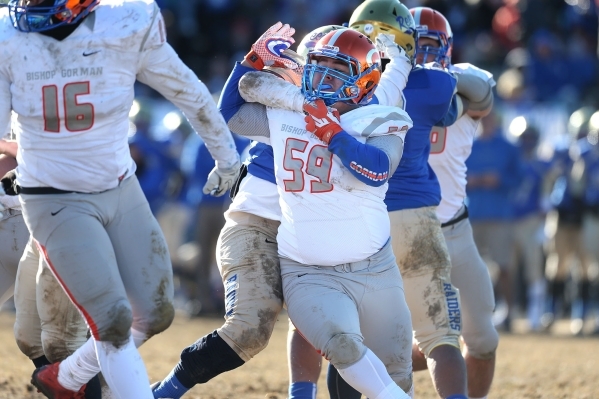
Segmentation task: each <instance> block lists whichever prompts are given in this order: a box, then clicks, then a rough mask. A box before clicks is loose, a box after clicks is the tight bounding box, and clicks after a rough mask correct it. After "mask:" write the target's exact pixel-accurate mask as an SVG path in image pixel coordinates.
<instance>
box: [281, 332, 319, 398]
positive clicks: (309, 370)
mask: <svg viewBox="0 0 599 399" xmlns="http://www.w3.org/2000/svg"><path fill="white" fill-rule="evenodd" d="M287 366H288V368H289V399H316V391H317V389H316V388H317V383H318V377H320V371H321V367H322V356H321V355H320V354H319V353H318V352H317V351H316V349H314V347H313V346H312V345H311V344H310V343H309V342H308V341H306V339H305V338H304V337H302V335H301V334H300V333H299V332H298V331H297V328H295V326H294V325H293V323H292V322H291V320H289V331H288V332H287Z"/></svg>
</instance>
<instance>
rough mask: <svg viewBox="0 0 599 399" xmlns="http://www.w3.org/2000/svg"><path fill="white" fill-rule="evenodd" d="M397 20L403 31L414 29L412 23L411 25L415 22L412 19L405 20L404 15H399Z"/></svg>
mask: <svg viewBox="0 0 599 399" xmlns="http://www.w3.org/2000/svg"><path fill="white" fill-rule="evenodd" d="M410 16H411V15H410ZM395 20H396V21H397V23H398V24H399V26H400V27H401V28H402V29H405V30H408V29H413V27H412V23H411V22H412V21H413V19H412V18H405V17H403V16H402V15H399V16H398V17H397V18H395Z"/></svg>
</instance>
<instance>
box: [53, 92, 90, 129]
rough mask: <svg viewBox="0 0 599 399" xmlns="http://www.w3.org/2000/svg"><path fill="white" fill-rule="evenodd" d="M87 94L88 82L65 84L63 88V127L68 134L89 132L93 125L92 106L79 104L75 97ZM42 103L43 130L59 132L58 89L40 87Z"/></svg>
mask: <svg viewBox="0 0 599 399" xmlns="http://www.w3.org/2000/svg"><path fill="white" fill-rule="evenodd" d="M85 94H89V82H74V83H67V84H66V85H65V86H64V87H63V99H64V101H63V102H64V109H63V111H62V114H63V115H64V121H65V123H64V125H65V127H66V128H67V130H68V131H69V132H81V131H83V130H89V129H91V128H92V126H93V125H94V106H93V105H92V104H91V103H79V102H78V99H77V97H78V96H80V95H85ZM42 99H43V102H44V130H45V131H47V132H53V133H58V132H60V114H61V112H60V110H59V108H60V104H59V103H58V87H57V86H56V85H49V86H44V87H42Z"/></svg>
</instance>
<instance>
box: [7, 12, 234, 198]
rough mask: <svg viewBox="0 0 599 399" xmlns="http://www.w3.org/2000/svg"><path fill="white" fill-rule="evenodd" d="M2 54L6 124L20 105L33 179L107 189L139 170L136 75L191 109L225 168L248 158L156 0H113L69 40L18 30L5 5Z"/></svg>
mask: <svg viewBox="0 0 599 399" xmlns="http://www.w3.org/2000/svg"><path fill="white" fill-rule="evenodd" d="M0 59H1V60H2V62H0V126H2V127H4V126H6V124H7V123H8V120H9V118H10V112H11V108H12V109H13V110H14V111H15V112H16V113H17V114H18V117H17V118H16V121H15V122H14V124H13V129H14V130H15V131H16V134H17V141H18V144H19V153H18V157H17V161H18V163H19V166H18V168H17V181H18V183H19V185H21V186H23V187H40V186H49V187H54V188H58V189H62V190H72V191H79V192H100V191H104V190H108V189H111V188H114V187H116V186H117V185H118V184H119V182H120V180H122V179H123V178H126V177H128V176H131V175H133V174H134V172H135V164H134V162H133V160H132V159H131V156H130V154H129V146H128V141H127V133H128V130H129V118H128V114H129V110H130V108H131V105H132V102H133V95H134V92H133V85H134V83H135V80H136V79H137V80H139V81H140V82H143V83H145V84H148V85H149V86H151V87H152V88H154V89H156V90H157V91H159V92H160V93H161V94H162V95H163V96H165V97H166V98H167V99H168V100H170V101H171V102H173V103H174V104H175V105H177V106H178V107H179V108H180V109H181V110H182V111H183V112H184V113H185V115H186V116H187V117H188V119H189V120H190V122H191V124H192V126H193V127H194V128H195V129H196V131H198V133H200V134H201V135H202V138H203V139H204V141H205V142H206V145H207V146H208V149H209V150H210V151H211V153H212V155H213V157H214V158H215V159H216V160H217V164H218V165H219V166H222V167H230V166H233V165H234V164H235V162H236V161H237V159H238V155H237V151H236V149H235V144H234V142H233V139H232V137H231V135H230V133H229V130H228V129H227V127H226V124H225V122H224V120H223V119H222V116H221V115H220V113H219V112H218V110H217V108H216V104H214V101H213V100H212V97H211V95H210V93H209V92H208V90H207V89H206V87H205V85H204V84H203V83H201V82H200V81H198V79H197V77H196V76H195V75H194V74H193V72H192V71H191V70H189V68H187V67H186V66H185V65H184V64H183V63H182V62H181V60H180V59H179V58H178V56H177V54H176V53H175V52H174V51H173V49H172V48H171V47H170V46H169V45H168V44H167V43H166V36H165V30H164V22H163V20H162V16H161V14H160V10H159V9H158V6H157V5H156V4H155V3H154V1H153V0H135V1H128V0H125V1H124V0H103V1H102V2H101V3H100V5H99V6H98V7H97V8H96V9H95V11H94V12H93V13H91V14H90V15H89V16H88V17H87V18H86V19H85V20H84V21H83V23H82V24H81V25H80V26H79V27H77V29H76V30H75V31H74V32H73V33H72V34H71V35H70V36H68V37H67V38H65V39H64V40H62V41H57V40H55V39H53V38H51V37H48V36H45V35H42V34H39V33H23V32H19V31H17V30H16V29H14V28H13V26H12V24H11V21H10V18H9V16H8V10H7V9H6V8H2V9H0ZM215 128H216V129H215Z"/></svg>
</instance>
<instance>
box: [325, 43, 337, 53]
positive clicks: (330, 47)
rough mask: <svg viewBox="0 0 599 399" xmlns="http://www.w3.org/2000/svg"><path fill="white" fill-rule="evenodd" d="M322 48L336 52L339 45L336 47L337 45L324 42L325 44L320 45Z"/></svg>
mask: <svg viewBox="0 0 599 399" xmlns="http://www.w3.org/2000/svg"><path fill="white" fill-rule="evenodd" d="M322 49H323V50H329V51H333V52H335V53H338V52H339V47H337V46H331V45H329V44H325V45H323V46H322Z"/></svg>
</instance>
